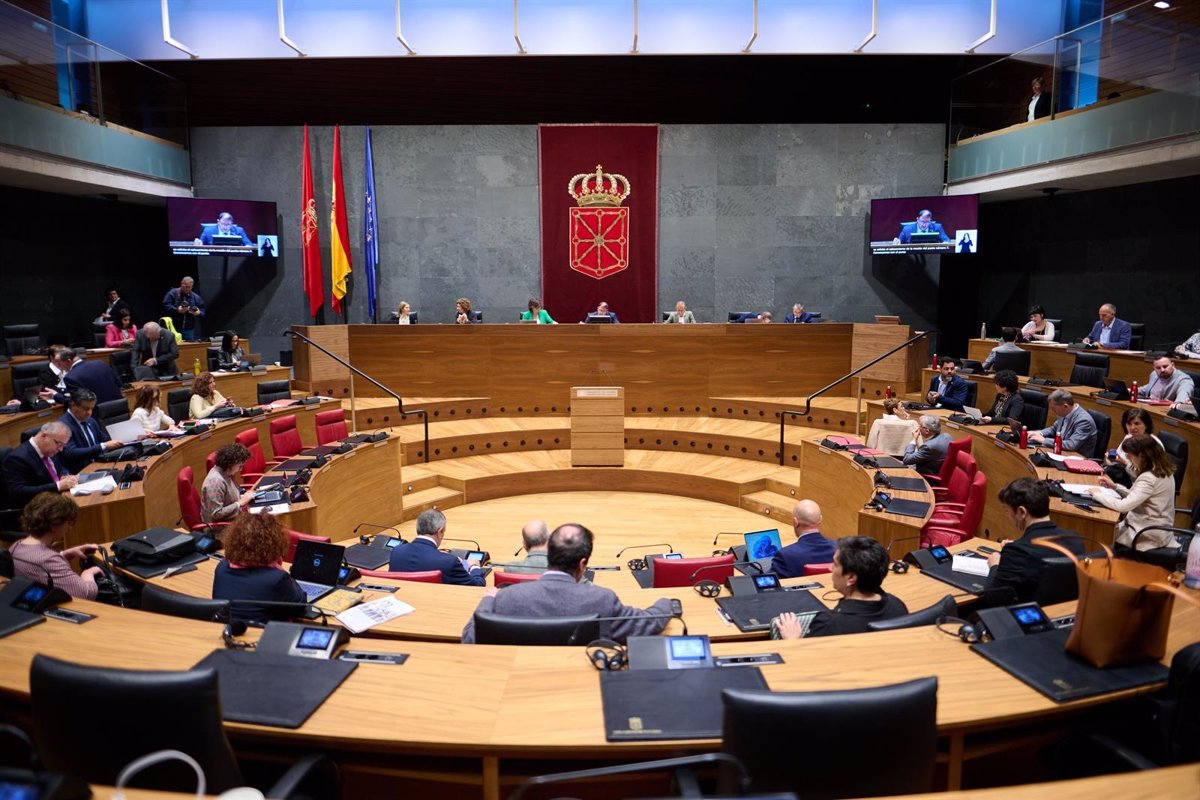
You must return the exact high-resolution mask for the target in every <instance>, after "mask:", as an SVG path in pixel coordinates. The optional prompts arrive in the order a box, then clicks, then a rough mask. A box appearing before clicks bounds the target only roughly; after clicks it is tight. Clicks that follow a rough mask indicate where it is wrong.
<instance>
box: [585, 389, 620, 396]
mask: <svg viewBox="0 0 1200 800" xmlns="http://www.w3.org/2000/svg"><path fill="white" fill-rule="evenodd" d="M575 396H576V397H620V396H621V394H620V390H619V389H617V388H616V387H611V388H596V389H576V390H575Z"/></svg>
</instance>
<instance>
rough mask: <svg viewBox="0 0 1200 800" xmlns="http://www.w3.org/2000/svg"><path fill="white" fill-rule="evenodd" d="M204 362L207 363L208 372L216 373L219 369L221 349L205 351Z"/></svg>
mask: <svg viewBox="0 0 1200 800" xmlns="http://www.w3.org/2000/svg"><path fill="white" fill-rule="evenodd" d="M204 352H205V360H206V361H207V362H208V371H209V372H216V371H217V370H218V369H220V368H221V348H219V347H209V348H208V349H206V350H205V351H204Z"/></svg>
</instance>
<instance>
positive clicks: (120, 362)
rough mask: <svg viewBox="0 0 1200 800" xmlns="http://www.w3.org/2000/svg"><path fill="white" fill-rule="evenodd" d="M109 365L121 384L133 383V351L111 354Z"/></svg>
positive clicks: (125, 350) (127, 350)
mask: <svg viewBox="0 0 1200 800" xmlns="http://www.w3.org/2000/svg"><path fill="white" fill-rule="evenodd" d="M108 363H109V365H110V366H111V367H112V368H113V371H114V372H116V373H117V378H118V379H119V380H120V381H121V383H123V384H124V383H133V351H132V350H130V349H128V348H126V349H122V350H118V351H117V352H115V353H110V354H109V356H108Z"/></svg>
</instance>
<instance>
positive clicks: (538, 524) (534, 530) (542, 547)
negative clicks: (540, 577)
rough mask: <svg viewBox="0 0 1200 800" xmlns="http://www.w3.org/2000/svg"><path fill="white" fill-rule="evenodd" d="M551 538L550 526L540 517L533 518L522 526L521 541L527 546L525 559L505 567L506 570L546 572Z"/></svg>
mask: <svg viewBox="0 0 1200 800" xmlns="http://www.w3.org/2000/svg"><path fill="white" fill-rule="evenodd" d="M549 539H550V528H548V527H547V526H546V523H545V522H542V521H541V520H540V519H531V520H529V522H526V523H525V527H523V528H521V541H522V542H523V543H524V547H525V559H524V560H523V561H522V562H521V563H520V564H519V565H514V566H508V567H504V571H505V572H545V571H546V567H547V566H548V564H547V562H546V542H547V541H548V540H549Z"/></svg>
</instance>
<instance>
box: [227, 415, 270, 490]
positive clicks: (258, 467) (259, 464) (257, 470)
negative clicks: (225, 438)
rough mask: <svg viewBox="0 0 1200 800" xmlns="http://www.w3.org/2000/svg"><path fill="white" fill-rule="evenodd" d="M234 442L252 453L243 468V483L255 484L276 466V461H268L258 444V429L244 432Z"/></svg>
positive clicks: (234, 438)
mask: <svg viewBox="0 0 1200 800" xmlns="http://www.w3.org/2000/svg"><path fill="white" fill-rule="evenodd" d="M233 440H234V441H235V442H237V443H238V444H240V445H242V446H243V447H245V448H246V449H247V450H249V451H250V460H249V461H247V462H246V465H245V466H244V467H242V483H243V484H251V485H252V484H254V483H255V482H256V481H257V480H258V479H259V478H261V477H262V476H263V473H264V472H266V471H267V470H268V469H270V468H271V467H273V466H275V464H276V463H279V462H275V461H267V454H266V453H264V452H263V449H262V445H261V444H259V443H258V429H257V428H251V429H250V430H248V431H242V432H241V433H239V434H238V435H237V436H235V437H233Z"/></svg>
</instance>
